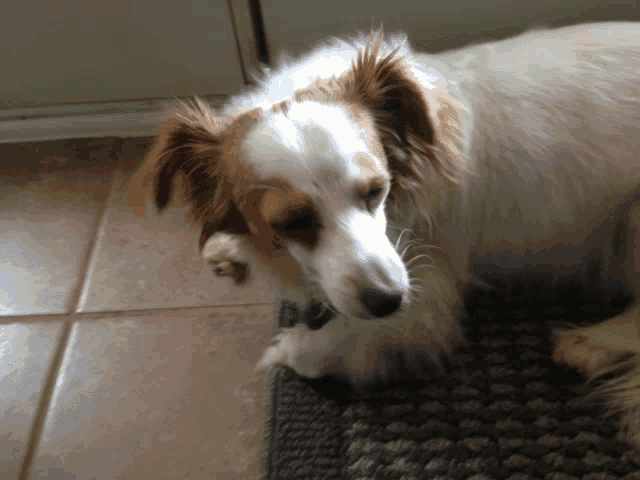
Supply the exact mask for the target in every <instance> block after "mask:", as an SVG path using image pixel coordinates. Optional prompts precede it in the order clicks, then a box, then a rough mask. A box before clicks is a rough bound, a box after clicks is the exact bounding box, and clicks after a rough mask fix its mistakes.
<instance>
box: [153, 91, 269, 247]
mask: <svg viewBox="0 0 640 480" xmlns="http://www.w3.org/2000/svg"><path fill="white" fill-rule="evenodd" d="M258 117H259V115H258V114H257V113H256V112H248V113H245V114H243V115H241V116H239V117H237V118H235V119H232V120H230V121H223V120H219V119H218V118H217V117H216V114H215V112H213V110H211V109H210V108H209V107H208V106H206V105H205V104H204V103H203V102H198V104H197V106H196V107H190V106H186V105H182V106H181V108H180V109H178V110H175V111H173V112H172V113H170V115H169V119H168V120H167V121H166V123H165V126H164V128H163V130H162V132H161V133H160V134H159V135H158V137H157V138H156V139H155V141H154V144H153V146H152V148H151V149H150V151H149V153H148V159H147V160H148V161H149V163H150V164H151V165H153V168H154V170H155V178H154V187H153V199H154V202H155V204H156V206H157V207H158V209H159V210H163V209H164V208H166V207H167V205H168V204H169V203H170V201H171V199H172V196H173V195H174V194H175V193H176V192H175V189H176V187H177V185H178V183H182V184H183V186H184V197H185V200H186V201H187V203H188V204H189V207H190V213H191V215H192V219H191V220H192V222H193V223H195V224H196V225H197V226H198V227H199V228H201V229H202V233H201V238H200V249H202V247H203V246H204V244H205V243H206V241H207V239H208V238H209V237H210V236H211V235H213V234H214V233H216V232H218V231H224V232H228V233H232V234H238V235H246V234H249V227H248V225H247V222H246V220H245V219H244V217H243V215H242V213H241V212H240V210H239V208H238V205H237V198H238V192H239V191H242V190H245V189H246V186H247V185H248V184H250V183H253V182H254V181H255V178H254V176H253V174H252V172H250V171H249V169H247V168H246V167H245V166H244V165H243V163H242V162H241V159H240V157H239V152H238V150H239V148H238V144H239V142H240V141H241V140H242V137H243V136H244V135H245V134H246V132H247V130H248V128H249V127H251V126H252V125H254V124H255V123H256V122H257V120H258ZM178 179H179V180H180V181H181V182H178V181H177V180H178Z"/></svg>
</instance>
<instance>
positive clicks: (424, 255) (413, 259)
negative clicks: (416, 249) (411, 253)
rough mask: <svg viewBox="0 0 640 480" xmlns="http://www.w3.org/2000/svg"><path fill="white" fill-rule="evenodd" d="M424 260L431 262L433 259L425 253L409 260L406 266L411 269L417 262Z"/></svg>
mask: <svg viewBox="0 0 640 480" xmlns="http://www.w3.org/2000/svg"><path fill="white" fill-rule="evenodd" d="M422 258H428V259H429V260H433V258H432V257H431V256H430V255H427V254H426V253H423V254H422V255H416V256H415V257H413V258H412V259H411V260H407V261H406V262H405V266H406V267H410V266H411V265H412V264H414V263H415V262H416V260H420V259H422Z"/></svg>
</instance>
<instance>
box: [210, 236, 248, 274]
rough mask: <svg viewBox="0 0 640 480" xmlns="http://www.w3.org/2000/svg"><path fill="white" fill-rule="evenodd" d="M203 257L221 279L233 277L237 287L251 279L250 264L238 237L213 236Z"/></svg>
mask: <svg viewBox="0 0 640 480" xmlns="http://www.w3.org/2000/svg"><path fill="white" fill-rule="evenodd" d="M202 257H203V258H204V259H205V261H206V262H207V263H208V264H209V266H210V267H211V269H212V270H213V273H215V274H216V275H217V276H219V277H231V278H233V281H234V282H235V283H236V284H237V285H242V284H244V283H246V281H247V280H248V278H249V264H248V263H247V259H246V258H245V255H244V252H243V250H242V247H241V246H240V239H239V238H238V237H237V236H234V235H229V234H228V233H223V232H218V233H216V234H214V235H212V236H211V237H210V238H209V239H208V240H207V243H205V245H204V248H203V249H202Z"/></svg>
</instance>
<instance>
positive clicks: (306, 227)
mask: <svg viewBox="0 0 640 480" xmlns="http://www.w3.org/2000/svg"><path fill="white" fill-rule="evenodd" d="M312 229H313V216H312V215H311V214H306V215H300V216H299V217H296V218H294V219H293V220H290V221H288V222H287V223H285V224H284V225H283V226H282V230H283V231H284V232H285V233H288V234H295V233H304V232H309V231H311V230H312Z"/></svg>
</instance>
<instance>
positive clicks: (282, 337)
mask: <svg viewBox="0 0 640 480" xmlns="http://www.w3.org/2000/svg"><path fill="white" fill-rule="evenodd" d="M300 334H301V329H300V328H299V326H297V325H296V326H295V327H293V328H285V329H283V330H282V332H280V333H278V334H277V335H276V336H275V337H273V345H272V346H270V347H269V348H267V349H266V350H265V351H264V353H263V354H262V358H261V359H260V361H259V362H258V363H257V364H256V371H260V370H269V369H271V368H273V367H276V366H287V367H291V368H294V367H295V359H296V356H297V354H298V350H299V343H300V342H299V339H300Z"/></svg>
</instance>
